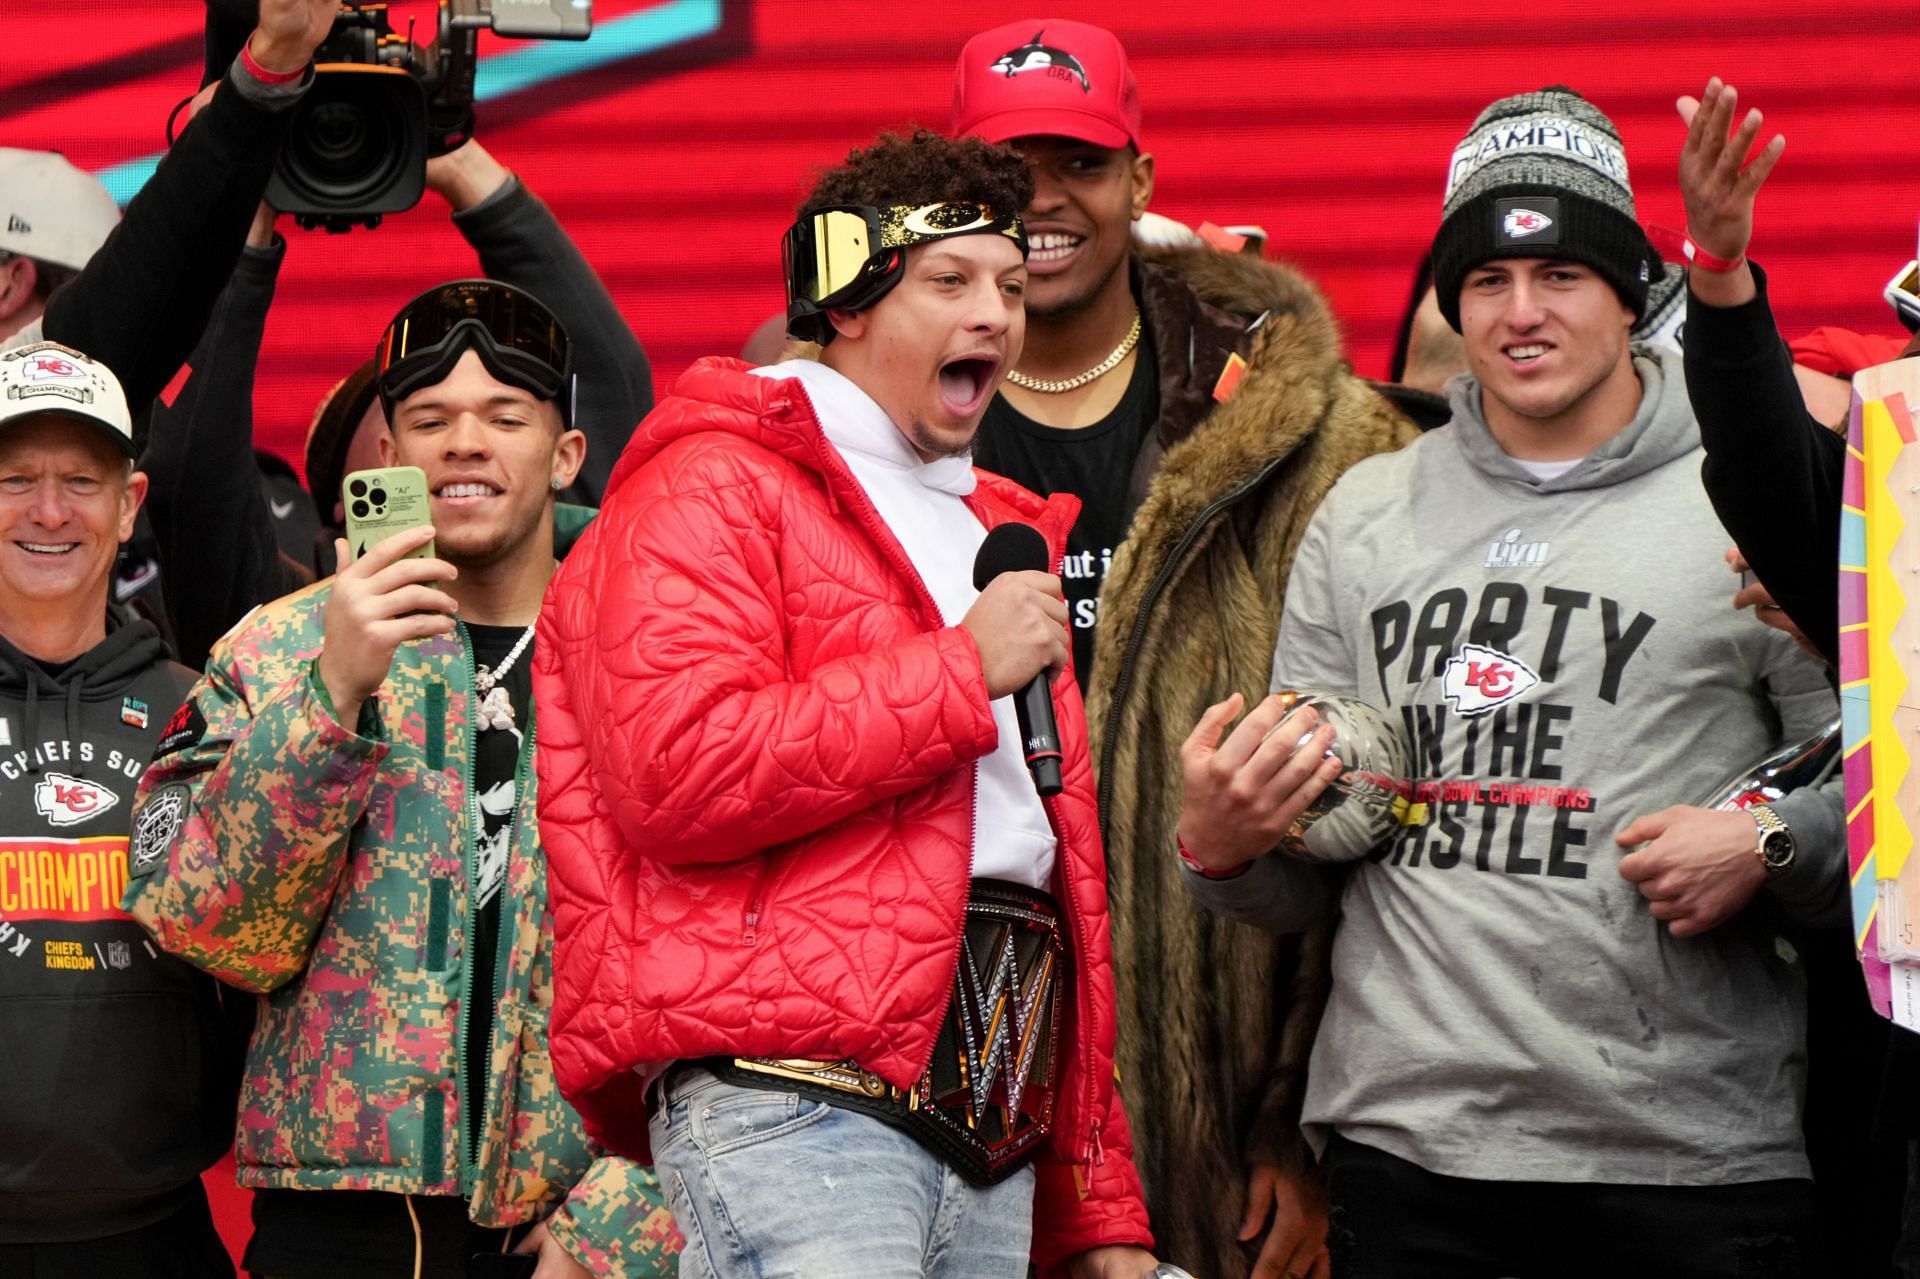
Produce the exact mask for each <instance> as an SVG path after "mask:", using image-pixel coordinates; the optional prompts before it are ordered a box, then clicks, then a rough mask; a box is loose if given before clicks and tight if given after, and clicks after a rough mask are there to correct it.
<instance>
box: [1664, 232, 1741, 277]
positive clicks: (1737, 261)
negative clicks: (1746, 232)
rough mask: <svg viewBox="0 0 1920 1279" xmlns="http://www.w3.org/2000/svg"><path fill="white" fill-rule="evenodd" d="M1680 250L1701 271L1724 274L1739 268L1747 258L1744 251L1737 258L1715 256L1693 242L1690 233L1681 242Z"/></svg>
mask: <svg viewBox="0 0 1920 1279" xmlns="http://www.w3.org/2000/svg"><path fill="white" fill-rule="evenodd" d="M1680 251H1681V252H1682V253H1684V254H1686V255H1687V261H1689V262H1691V263H1693V265H1695V266H1697V267H1699V268H1700V269H1701V270H1702V271H1712V272H1714V273H1716V274H1719V275H1725V274H1726V273H1727V272H1728V271H1737V270H1739V269H1740V267H1741V264H1743V263H1744V262H1745V261H1746V260H1747V255H1746V254H1744V253H1742V254H1741V255H1740V256H1739V257H1737V258H1717V257H1715V256H1713V254H1711V253H1709V252H1707V251H1706V250H1705V249H1703V248H1701V247H1700V246H1699V245H1697V244H1695V243H1694V242H1693V237H1692V236H1691V235H1689V236H1688V237H1687V238H1686V239H1685V240H1684V241H1682V242H1681V245H1680Z"/></svg>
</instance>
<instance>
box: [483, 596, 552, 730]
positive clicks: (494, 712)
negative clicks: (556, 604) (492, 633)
mask: <svg viewBox="0 0 1920 1279" xmlns="http://www.w3.org/2000/svg"><path fill="white" fill-rule="evenodd" d="M538 625H539V623H538V622H535V623H534V624H533V626H529V627H527V629H526V630H524V631H522V632H521V633H520V639H519V641H518V642H517V643H515V644H514V646H513V649H512V651H510V652H509V653H508V654H507V655H506V657H505V659H503V660H502V661H501V663H500V668H499V669H498V670H492V669H489V668H488V667H486V666H476V667H475V668H474V671H473V684H474V687H475V688H477V689H479V690H480V707H479V709H478V710H477V711H475V713H474V716H475V718H476V719H477V720H478V721H479V724H480V729H481V731H482V732H485V731H486V730H488V729H494V728H504V729H509V730H510V729H512V728H513V701H512V699H511V698H509V697H508V696H507V689H506V685H504V684H502V683H501V682H500V680H501V679H502V677H504V676H505V675H506V673H507V672H508V671H509V670H511V669H513V664H514V662H516V661H518V660H519V658H520V654H521V653H523V652H525V651H526V648H527V645H528V644H529V643H531V642H532V641H533V632H534V628H535V627H537V626H538Z"/></svg>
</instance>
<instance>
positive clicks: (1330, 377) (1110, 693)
mask: <svg viewBox="0 0 1920 1279" xmlns="http://www.w3.org/2000/svg"><path fill="white" fill-rule="evenodd" d="M954 85H955V89H954V116H953V121H952V132H953V133H954V134H956V135H971V136H976V137H981V138H984V139H986V140H988V141H992V142H1001V141H1004V142H1008V143H1010V144H1011V145H1012V146H1013V147H1014V148H1015V149H1016V150H1018V151H1020V152H1021V154H1022V155H1024V156H1025V158H1026V159H1027V161H1028V164H1029V166H1030V167H1031V169H1032V171H1033V176H1034V197H1033V200H1032V201H1031V203H1029V204H1028V205H1027V208H1026V210H1025V213H1024V217H1025V219H1026V222H1027V226H1028V230H1029V234H1030V235H1032V237H1033V246H1034V247H1033V253H1032V256H1031V258H1030V259H1029V262H1028V270H1029V273H1030V278H1029V280H1028V286H1027V340H1026V345H1025V347H1024V349H1023V350H1022V352H1021V355H1020V358H1019V361H1018V363H1017V364H1016V365H1015V369H1014V372H1013V373H1012V374H1010V375H1009V377H1008V381H1007V382H1006V383H1005V384H1004V385H1003V386H1002V388H1001V391H1000V393H999V395H997V396H996V397H995V398H994V400H993V401H992V403H991V404H990V405H989V407H988V409H987V413H986V417H985V419H984V420H983V422H982V424H981V428H980V437H979V441H978V443H977V445H976V448H975V453H974V460H975V462H976V463H977V464H978V465H980V466H981V467H983V468H985V469H987V470H990V471H996V472H999V473H1001V474H1004V475H1007V476H1009V477H1011V478H1013V479H1014V480H1016V481H1018V482H1019V483H1020V484H1022V485H1024V486H1026V487H1028V488H1030V489H1033V490H1035V491H1036V492H1040V493H1043V494H1050V493H1060V492H1065V493H1071V494H1073V495H1075V496H1077V497H1078V498H1080V500H1081V503H1082V510H1081V514H1080V517H1079V519H1078V520H1077V521H1076V522H1075V524H1074V528H1073V532H1072V534H1071V536H1070V538H1069V541H1068V546H1067V556H1066V561H1065V566H1064V572H1063V574H1062V577H1063V579H1064V583H1065V586H1066V592H1067V598H1068V600H1069V602H1070V604H1071V605H1072V607H1073V622H1074V665H1075V669H1076V671H1077V672H1078V674H1079V675H1080V677H1081V679H1082V680H1083V681H1085V682H1086V689H1087V704H1088V714H1089V716H1090V719H1091V721H1092V741H1093V745H1094V761H1095V770H1096V773H1097V775H1098V777H1099V780H1100V790H1099V798H1100V816H1101V828H1102V835H1103V836H1104V838H1105V840H1106V845H1107V850H1108V853H1107V861H1108V886H1109V892H1110V894H1111V898H1112V907H1113V917H1114V953H1115V963H1116V970H1115V971H1116V983H1115V984H1116V986H1117V987H1118V992H1119V999H1120V1008H1119V1014H1120V1015H1119V1027H1118V1029H1119V1049H1118V1059H1119V1069H1120V1080H1121V1086H1122V1088H1123V1089H1124V1090H1125V1092H1126V1096H1127V1102H1128V1105H1129V1107H1130V1108H1131V1110H1132V1112H1133V1114H1134V1115H1135V1117H1136V1142H1135V1156H1136V1159H1137V1162H1138V1164H1139V1167H1140V1171H1141V1175H1142V1179H1143V1180H1144V1182H1145V1184H1146V1187H1147V1196H1148V1207H1149V1209H1150V1211H1151V1214H1152V1217H1153V1223H1154V1230H1155V1232H1156V1234H1157V1235H1158V1236H1159V1237H1160V1239H1161V1241H1162V1243H1163V1245H1164V1246H1165V1248H1166V1251H1167V1253H1168V1254H1169V1255H1172V1256H1175V1257H1179V1258H1181V1259H1182V1261H1183V1262H1184V1263H1185V1264H1187V1265H1190V1266H1191V1267H1192V1268H1193V1269H1194V1271H1195V1272H1196V1273H1200V1274H1205V1275H1209V1276H1214V1277H1216V1279H1244V1277H1245V1276H1246V1275H1247V1274H1249V1272H1250V1271H1251V1269H1252V1267H1253V1266H1254V1264H1255V1260H1256V1258H1257V1257H1258V1256H1259V1255H1260V1253H1261V1250H1262V1249H1263V1248H1264V1249H1265V1251H1266V1257H1265V1261H1266V1263H1267V1266H1268V1268H1269V1270H1270V1272H1271V1273H1272V1274H1274V1275H1279V1274H1282V1273H1285V1272H1286V1271H1288V1270H1292V1271H1294V1272H1296V1273H1299V1274H1302V1275H1304V1274H1306V1273H1307V1272H1308V1270H1309V1268H1310V1267H1312V1266H1313V1264H1314V1261H1315V1258H1316V1257H1317V1256H1318V1255H1319V1253H1320V1251H1321V1238H1322V1236H1323V1234H1324V1226H1323V1223H1322V1222H1321V1221H1320V1219H1319V1217H1318V1209H1317V1206H1316V1204H1315V1200H1316V1199H1317V1197H1318V1191H1317V1188H1316V1183H1317V1180H1318V1177H1317V1174H1316V1173H1314V1172H1313V1170H1312V1163H1313V1160H1312V1156H1311V1155H1310V1154H1309V1153H1308V1152H1307V1151H1306V1149H1305V1147H1304V1145H1303V1143H1301V1141H1300V1140H1299V1136H1298V1131H1297V1129H1298V1118H1299V1102H1300V1093H1301V1084H1302V1077H1303V1076H1304V1072H1305V1067H1306V1050H1307V1047H1308V1045H1309V1044H1310V1042H1311V1036H1312V1027H1313V1019H1314V1017H1315V1016H1316V1015H1317V1008H1318V1000H1317V998H1316V997H1311V996H1307V995H1304V994H1296V993H1295V992H1296V991H1307V990H1311V989H1313V988H1314V987H1316V986H1317V985H1318V984H1319V983H1320V981H1321V980H1323V978H1324V962H1320V963H1318V975H1316V968H1315V965H1313V964H1309V965H1306V966H1304V968H1303V966H1302V965H1301V964H1300V962H1299V961H1298V959H1297V956H1298V954H1299V953H1300V951H1301V947H1300V946H1299V944H1298V942H1297V940H1296V939H1293V938H1275V937H1271V936H1262V935H1261V934H1260V933H1259V932H1257V931H1256V930H1254V929H1250V928H1247V927H1245V926H1243V925H1240V924H1236V923H1233V922H1231V921H1227V920H1223V919H1220V918H1217V917H1214V916H1211V915H1210V914H1209V913H1208V912H1206V911H1205V910H1203V909H1200V908H1199V907H1198V906H1197V905H1196V904H1195V903H1194V902H1192V901H1191V900H1190V899H1189V898H1188V897H1187V896H1186V894H1184V893H1183V892H1182V891H1181V889H1180V886H1179V878H1180V871H1179V868H1178V866H1177V865H1175V864H1173V863H1172V862H1170V861H1169V860H1168V858H1167V850H1168V849H1169V848H1171V847H1172V845H1173V828H1174V822H1175V820H1176V818H1177V816H1178V813H1179V801H1180V777H1179V771H1178V769H1177V768H1176V767H1175V766H1174V761H1175V758H1176V753H1177V748H1178V746H1179V739H1180V736H1181V735H1182V734H1183V733H1184V732H1185V728H1184V726H1185V725H1187V724H1188V723H1190V721H1191V718H1192V715H1193V713H1194V711H1195V709H1196V708H1197V707H1201V706H1205V705H1207V704H1208V703H1210V702H1214V701H1218V700H1219V699H1220V698H1223V697H1225V696H1227V695H1228V694H1229V693H1232V692H1234V691H1241V692H1244V693H1246V694H1247V695H1249V696H1251V697H1255V698H1257V697H1258V696H1259V695H1260V694H1261V693H1263V692H1265V690H1266V684H1267V676H1268V671H1269V668H1270V666H1271V663H1272V655H1273V643H1274V635H1275V632H1276V629H1277V627H1278V624H1279V618H1280V607H1281V602H1282V600H1283V599H1284V594H1285V591H1286V584H1287V569H1288V566H1289V564H1290V562H1291V559H1292V554H1293V548H1294V547H1295V546H1296V545H1297V544H1298V542H1299V539H1300V535H1301V533H1302V532H1303V531H1304V529H1305V527H1306V521H1307V517H1308V516H1309V515H1310V514H1311V513H1312V511H1313V508H1314V506H1315V504H1316V503H1317V502H1318V501H1319V500H1320V497H1321V495H1322V494H1324V493H1325V492H1326V490H1327V488H1328V486H1330V485H1331V484H1332V483H1333V481H1334V479H1335V478H1336V477H1337V476H1338V475H1339V474H1340V472H1341V471H1343V470H1344V469H1346V467H1347V466H1349V465H1351V464H1352V463H1353V462H1355V461H1357V460H1359V459H1360V458H1363V457H1366V456H1368V455H1370V454H1373V453H1376V452H1379V451H1381V450H1383V449H1389V448H1394V447H1397V446H1399V445H1400V444H1403V443H1405V442H1406V441H1407V440H1409V439H1411V438H1412V437H1413V435H1414V434H1415V431H1414V428H1413V427H1412V426H1411V425H1410V424H1409V423H1408V422H1407V421H1406V420H1405V419H1404V418H1403V417H1402V416H1401V415H1400V414H1399V413H1398V412H1396V410H1395V409H1394V407H1393V406H1392V405H1391V404H1389V403H1388V402H1387V401H1386V400H1385V399H1384V398H1382V396H1381V395H1379V394H1377V393H1376V392H1375V390H1374V389H1373V388H1371V387H1369V386H1368V384H1367V383H1365V382H1364V381H1362V380H1361V379H1359V378H1356V377H1354V376H1353V374H1352V373H1351V372H1350V371H1349V370H1348V368H1347V367H1346V365H1345V362H1344V360H1345V357H1344V354H1343V352H1342V350H1341V343H1340V335H1339V331H1338V328H1337V326H1336V324H1335V321H1334V318H1333V315H1332V313H1331V312H1330V310H1329V309H1328V307H1327V304H1326V301H1325V299H1324V298H1322V297H1321V296H1320V293H1319V290H1317V289H1316V288H1315V287H1314V286H1313V284H1312V283H1311V282H1309V281H1308V280H1307V279H1305V278H1304V277H1303V276H1301V275H1300V274H1299V273H1298V272H1296V271H1294V270H1293V269H1291V268H1289V267H1287V266H1285V265H1282V264H1280V263H1277V262H1268V261H1263V260H1261V258H1260V257H1259V256H1258V255H1257V254H1251V253H1227V252H1221V251H1218V250H1216V249H1213V248H1207V247H1193V248H1148V247H1145V246H1143V245H1141V244H1139V243H1138V241H1137V237H1135V236H1134V235H1133V234H1132V232H1133V229H1134V224H1135V221H1136V220H1137V219H1139V218H1141V217H1142V215H1143V214H1144V213H1145V211H1146V208H1147V203H1148V201H1149V199H1150V198H1151V196H1152V192H1153V180H1154V164H1153V157H1152V156H1151V155H1150V154H1147V153H1146V152H1145V149H1144V145H1145V144H1144V142H1143V137H1144V134H1143V130H1142V112H1141V103H1140V94H1139V90H1138V86H1137V84H1136V81H1135V78H1134V75H1133V71H1132V69H1131V67H1130V66H1129V64H1128V60H1127V54H1126V50H1125V49H1124V48H1123V47H1122V46H1121V44H1120V42H1119V40H1117V39H1116V38H1115V37H1114V36H1113V34H1112V33H1111V32H1108V31H1105V30H1102V29H1101V28H1099V27H1095V26H1090V25H1088V24H1086V23H1080V22H1069V21H1064V20H1057V19H1051V18H1048V19H1028V20H1025V21H1021V22H1015V23H1010V24H1008V25H1006V26H1003V27H998V28H996V29H994V30H991V31H987V32H984V33H982V34H980V35H978V36H975V37H974V38H973V39H971V40H969V41H968V42H967V44H966V47H965V48H964V49H963V50H962V52H961V55H960V60H959V63H958V66H957V67H956V70H955V76H954ZM1109 565H1111V567H1109ZM1103 577H1104V580H1103ZM1096 618H1097V630H1096V626H1095V622H1096ZM1096 636H1097V638H1096ZM1089 674H1090V675H1091V678H1090V679H1089ZM1307 950H1308V953H1309V954H1323V953H1324V945H1323V944H1321V943H1317V942H1316V943H1313V944H1311V945H1310V946H1309V947H1308V948H1307ZM1201 990H1205V991H1207V998H1206V1001H1205V1002H1204V1003H1203V1002H1201V1000H1200V997H1199V995H1198V993H1197V992H1199V991H1201ZM1283 1169H1284V1170H1285V1171H1284V1173H1283V1172H1282V1170H1283ZM1250 1181H1251V1183H1252V1184H1251V1186H1250V1184H1249V1183H1250Z"/></svg>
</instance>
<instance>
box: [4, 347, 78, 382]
mask: <svg viewBox="0 0 1920 1279" xmlns="http://www.w3.org/2000/svg"><path fill="white" fill-rule="evenodd" d="M86 375H87V371H86V370H85V369H83V368H81V367H80V366H79V365H78V364H75V363H74V362H73V361H72V360H69V359H67V358H65V357H64V356H60V355H55V354H53V353H52V352H46V353H42V354H36V355H29V356H28V357H27V358H26V360H25V361H24V362H23V363H22V364H21V365H20V376H21V377H23V378H25V379H26V380H27V381H29V382H74V381H78V380H80V379H81V378H84V377H86Z"/></svg>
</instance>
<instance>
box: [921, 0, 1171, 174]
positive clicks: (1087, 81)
mask: <svg viewBox="0 0 1920 1279" xmlns="http://www.w3.org/2000/svg"><path fill="white" fill-rule="evenodd" d="M953 135H954V136H955V137H976V138H984V139H986V140H987V141H988V142H1005V141H1007V140H1008V139H1010V138H1030V137H1035V136H1041V135H1045V136H1049V137H1061V138H1076V139H1078V140H1079V141H1082V142H1091V143H1093V144H1094V145H1095V146H1101V147H1123V146H1126V145H1127V144H1128V143H1129V142H1131V143H1132V144H1133V145H1134V146H1136V147H1138V146H1139V145H1140V86H1139V85H1137V84H1136V83H1134V79H1133V71H1132V69H1131V68H1130V67H1128V66H1127V51H1126V50H1125V49H1123V48H1122V47H1121V46H1120V41H1119V40H1118V39H1117V38H1116V37H1115V36H1114V34H1113V32H1111V31H1107V30H1105V29H1103V28H1101V27H1096V26H1091V25H1089V24H1087V23H1085V22H1072V21H1069V20H1067V19H1065V18H1030V19H1027V20H1026V21H1024V22H1010V23H1008V24H1007V25H1006V26H1003V27H995V28H994V29H993V30H991V31H984V32H982V33H980V34H979V35H977V36H975V37H974V38H973V39H971V40H969V41H967V46H966V48H964V49H962V50H961V51H960V65H958V66H957V67H955V68H954V71H953Z"/></svg>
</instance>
